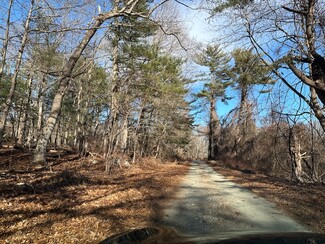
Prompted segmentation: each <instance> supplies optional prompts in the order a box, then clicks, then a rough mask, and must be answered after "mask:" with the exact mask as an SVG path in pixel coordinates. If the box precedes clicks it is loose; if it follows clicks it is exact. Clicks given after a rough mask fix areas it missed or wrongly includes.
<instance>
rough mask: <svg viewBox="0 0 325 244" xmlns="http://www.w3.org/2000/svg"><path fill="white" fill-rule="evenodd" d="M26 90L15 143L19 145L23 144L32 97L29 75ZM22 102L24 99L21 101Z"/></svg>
mask: <svg viewBox="0 0 325 244" xmlns="http://www.w3.org/2000/svg"><path fill="white" fill-rule="evenodd" d="M27 88H28V96H27V101H25V102H24V106H23V107H22V109H23V111H22V116H21V119H20V125H19V131H18V136H17V139H18V141H17V143H18V144H19V145H24V142H25V135H26V123H27V119H28V114H29V109H30V107H29V106H30V100H31V99H30V98H31V95H32V77H31V75H30V74H29V75H28V79H27ZM23 100H24V99H23Z"/></svg>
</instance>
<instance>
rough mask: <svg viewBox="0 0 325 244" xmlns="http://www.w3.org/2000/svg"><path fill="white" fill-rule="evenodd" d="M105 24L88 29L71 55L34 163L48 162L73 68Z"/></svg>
mask: <svg viewBox="0 0 325 244" xmlns="http://www.w3.org/2000/svg"><path fill="white" fill-rule="evenodd" d="M103 22H104V18H99V19H97V20H96V22H95V23H94V24H93V26H92V28H91V29H88V30H87V32H86V34H85V36H84V38H83V39H82V41H81V42H80V43H79V45H78V46H77V47H76V49H75V50H74V52H73V53H72V54H71V56H70V58H69V61H68V63H67V65H66V69H65V72H64V76H63V77H62V78H60V79H59V80H58V82H57V83H58V89H57V91H56V93H55V96H54V99H53V103H52V108H51V112H50V115H49V117H48V119H47V121H46V125H45V126H44V128H43V130H42V134H41V135H40V138H39V140H38V142H37V146H36V149H35V153H34V162H45V161H46V157H45V156H46V148H47V144H48V141H49V139H50V136H51V133H52V131H53V128H54V126H55V124H56V121H57V119H58V117H59V114H60V111H61V105H62V101H63V96H64V94H65V91H66V89H67V87H68V85H69V81H70V77H71V75H72V72H73V68H74V67H75V65H76V63H77V61H78V59H79V58H80V56H81V54H82V52H83V50H84V49H85V48H86V46H87V45H88V43H89V41H90V40H91V38H92V37H93V36H94V35H95V33H96V31H97V30H98V27H100V26H101V25H102V23H103Z"/></svg>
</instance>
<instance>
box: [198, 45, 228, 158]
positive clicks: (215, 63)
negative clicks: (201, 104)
mask: <svg viewBox="0 0 325 244" xmlns="http://www.w3.org/2000/svg"><path fill="white" fill-rule="evenodd" d="M229 61H230V57H229V55H227V54H226V53H224V52H223V51H222V50H221V48H220V46H218V45H214V46H207V48H206V49H205V50H204V51H203V52H202V53H201V54H199V55H198V57H197V61H196V62H197V63H198V64H200V65H202V66H205V67H207V68H209V73H208V77H209V82H208V83H206V84H205V85H204V88H203V90H202V91H201V92H199V93H198V94H197V96H198V97H201V98H204V99H206V100H207V101H208V102H209V105H210V110H209V114H210V118H209V151H208V159H210V160H211V159H216V158H217V157H218V153H219V145H218V140H219V132H220V120H219V117H218V114H217V100H218V98H221V99H222V100H223V101H225V100H226V99H228V97H227V96H226V94H225V90H226V88H227V87H228V86H229V85H230V83H229V82H228V80H229V74H228V69H229Z"/></svg>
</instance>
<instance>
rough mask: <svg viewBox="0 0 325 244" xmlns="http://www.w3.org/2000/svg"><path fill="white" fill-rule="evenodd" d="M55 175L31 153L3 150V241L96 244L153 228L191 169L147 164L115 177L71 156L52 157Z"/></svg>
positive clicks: (0, 198) (0, 172)
mask: <svg viewBox="0 0 325 244" xmlns="http://www.w3.org/2000/svg"><path fill="white" fill-rule="evenodd" d="M49 162H51V164H53V166H52V167H51V170H49V169H45V168H44V167H37V166H35V165H33V164H32V163H31V154H30V152H28V151H17V150H14V149H2V150H1V151H0V177H1V178H0V180H1V181H0V192H1V193H0V194H1V195H0V216H1V220H0V240H1V242H7V243H63V242H64V243H77V242H78V243H96V242H98V241H100V240H103V239H105V238H107V237H108V236H111V235H113V234H116V233H118V232H121V231H125V230H128V229H130V228H138V227H142V226H147V225H150V224H153V223H154V222H155V221H156V220H157V219H159V218H160V214H161V212H160V210H161V206H162V204H163V203H164V201H165V200H168V199H169V198H170V197H171V196H172V194H173V193H174V192H175V188H176V187H177V186H178V184H179V182H180V180H181V178H182V177H183V176H184V175H185V174H186V172H187V166H185V165H177V164H172V163H164V164H162V163H158V162H156V161H154V160H146V162H142V163H141V164H138V165H135V166H132V167H130V168H124V169H118V170H116V172H115V173H114V174H113V175H108V174H107V173H105V172H104V168H105V166H104V163H102V162H100V161H99V162H96V161H95V162H94V160H93V159H89V158H88V159H78V157H77V156H76V155H74V154H71V153H64V152H54V153H51V154H50V155H49Z"/></svg>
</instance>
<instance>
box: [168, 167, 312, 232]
mask: <svg viewBox="0 0 325 244" xmlns="http://www.w3.org/2000/svg"><path fill="white" fill-rule="evenodd" d="M162 224H164V225H167V226H170V227H173V228H175V229H176V230H177V231H179V232H181V233H183V234H191V235H208V234H216V233H226V232H227V233H228V232H233V233H236V232H238V233H243V232H244V233H256V232H296V231H299V232H304V231H308V229H307V228H305V227H304V226H302V225H300V224H298V223H297V222H295V221H294V220H292V219H290V218H289V217H288V216H287V215H286V214H285V213H283V212H281V211H280V210H279V209H277V207H276V206H275V204H273V203H270V202H268V201H266V200H265V199H263V198H261V197H258V196H257V195H255V194H254V193H252V192H251V191H249V190H246V189H244V188H242V187H240V186H238V185H236V184H234V183H233V182H230V181H229V180H227V179H226V178H225V177H223V176H222V175H220V174H218V173H216V172H215V171H214V170H213V169H212V168H211V167H209V166H208V165H207V164H205V163H204V162H201V161H194V162H193V163H192V166H191V167H190V170H189V172H188V175H187V176H186V177H185V179H184V181H183V182H182V184H181V186H180V189H179V191H178V193H177V194H176V199H175V200H173V201H172V202H171V203H170V204H169V207H167V209H166V210H165V211H164V219H163V223H162Z"/></svg>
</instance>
